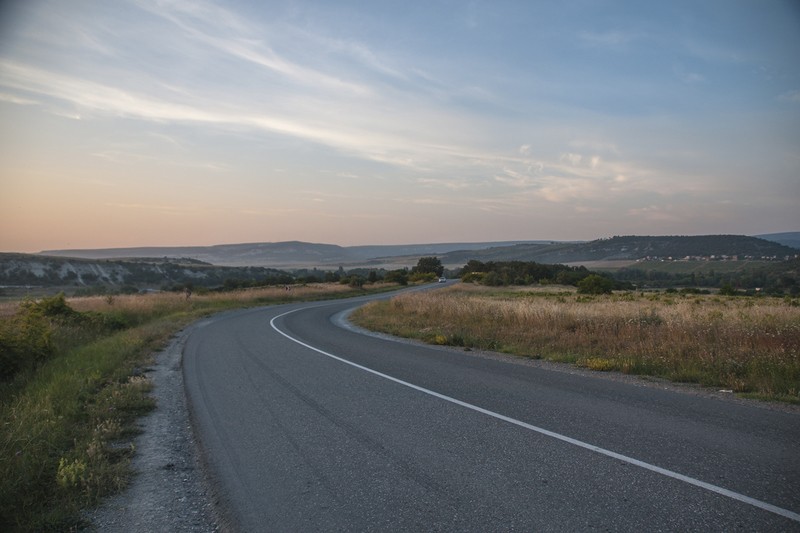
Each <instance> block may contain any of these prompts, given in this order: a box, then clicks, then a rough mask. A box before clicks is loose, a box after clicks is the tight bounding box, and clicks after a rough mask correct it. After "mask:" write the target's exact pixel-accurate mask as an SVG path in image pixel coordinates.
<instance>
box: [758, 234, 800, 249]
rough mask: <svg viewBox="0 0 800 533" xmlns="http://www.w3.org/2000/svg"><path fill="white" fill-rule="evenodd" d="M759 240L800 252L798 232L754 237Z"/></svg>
mask: <svg viewBox="0 0 800 533" xmlns="http://www.w3.org/2000/svg"><path fill="white" fill-rule="evenodd" d="M756 237H758V238H759V239H764V240H767V241H772V242H777V243H778V244H783V245H784V246H791V247H792V248H797V249H798V250H800V231H789V232H785V233H768V234H766V235H756Z"/></svg>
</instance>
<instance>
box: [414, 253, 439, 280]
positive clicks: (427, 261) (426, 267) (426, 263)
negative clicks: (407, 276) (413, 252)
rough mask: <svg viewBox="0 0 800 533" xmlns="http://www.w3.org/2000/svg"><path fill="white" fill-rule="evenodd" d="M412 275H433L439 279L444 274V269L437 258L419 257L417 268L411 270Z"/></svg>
mask: <svg viewBox="0 0 800 533" xmlns="http://www.w3.org/2000/svg"><path fill="white" fill-rule="evenodd" d="M411 273H412V274H434V275H435V276H436V277H439V276H441V275H442V273H444V267H443V266H442V262H441V261H439V258H438V257H420V258H419V261H418V262H417V266H415V267H414V268H412V269H411Z"/></svg>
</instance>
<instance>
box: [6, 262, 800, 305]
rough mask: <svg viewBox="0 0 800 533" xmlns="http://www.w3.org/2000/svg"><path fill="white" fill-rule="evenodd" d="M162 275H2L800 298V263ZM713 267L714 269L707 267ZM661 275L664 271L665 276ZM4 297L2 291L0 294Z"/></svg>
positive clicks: (96, 281) (430, 265)
mask: <svg viewBox="0 0 800 533" xmlns="http://www.w3.org/2000/svg"><path fill="white" fill-rule="evenodd" d="M158 266H159V270H160V272H156V271H153V270H152V268H147V267H146V266H145V265H137V264H136V263H130V262H129V263H127V264H126V268H127V269H128V274H127V275H126V276H124V277H122V276H120V277H119V278H117V279H104V278H103V277H100V276H96V275H94V276H93V275H90V274H83V275H82V280H81V281H82V282H83V283H84V284H83V285H79V284H78V283H77V279H76V276H75V275H74V274H73V273H67V275H66V276H63V277H59V276H58V275H57V274H56V269H55V268H52V269H48V270H47V271H46V272H45V273H44V275H43V276H41V277H40V276H37V275H35V274H34V273H33V272H30V271H23V270H17V271H11V272H6V273H0V285H7V286H13V285H20V286H25V285H32V286H40V287H59V288H60V289H62V290H63V289H64V288H65V287H68V286H70V285H71V286H72V287H74V290H70V292H72V293H73V294H74V295H76V296H81V295H95V294H107V293H129V294H131V293H137V292H140V291H141V290H154V289H155V290H163V291H183V290H192V291H198V292H201V291H229V290H237V289H246V288H254V287H264V286H275V285H291V284H298V283H299V284H303V283H343V284H349V285H351V286H362V285H363V284H365V283H375V282H381V281H383V282H393V283H399V284H401V285H404V284H407V283H408V282H410V281H411V282H419V281H431V280H433V279H435V278H436V277H438V276H440V275H445V276H447V277H449V278H460V279H461V280H462V281H465V282H472V283H480V284H483V285H489V286H511V285H572V286H578V284H579V283H580V282H581V281H582V280H583V279H585V278H587V277H588V276H590V275H594V276H599V277H601V278H604V279H607V280H610V281H611V287H612V288H613V289H614V290H632V289H669V288H696V289H701V288H713V289H725V290H726V291H728V292H730V291H733V292H734V293H735V292H740V293H742V292H744V293H746V292H748V291H750V292H752V293H754V292H756V291H757V290H758V291H759V292H761V293H765V294H774V295H791V296H797V295H799V294H800V281H799V280H798V272H800V259H798V258H795V259H791V260H788V261H780V262H778V261H776V262H773V263H762V264H760V265H753V266H748V267H746V268H742V269H740V270H736V271H725V270H724V269H722V268H717V269H716V270H715V269H714V267H713V266H711V267H710V268H703V269H696V270H694V271H690V272H671V271H668V268H667V267H659V266H658V265H652V264H651V265H648V266H636V267H626V268H622V269H619V270H616V271H611V272H609V271H604V272H597V271H591V270H589V269H587V268H586V267H583V266H569V265H564V264H545V263H537V262H534V261H486V262H482V261H479V260H475V259H472V260H469V261H468V262H467V263H466V264H465V265H464V267H462V268H460V269H445V268H444V267H442V266H441V262H440V261H439V259H438V258H437V257H424V258H421V259H420V263H418V264H417V266H415V267H413V268H410V269H409V268H400V269H395V270H386V269H383V268H354V269H349V270H346V269H344V268H343V267H339V269H338V270H321V269H317V268H312V269H296V270H292V271H283V270H278V269H273V268H264V267H212V266H211V265H208V266H199V265H192V266H188V267H187V266H186V265H177V264H171V263H170V264H161V265H158ZM707 266H708V265H707ZM660 268H663V270H662V269H660ZM0 291H2V289H1V288H0Z"/></svg>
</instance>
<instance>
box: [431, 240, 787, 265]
mask: <svg viewBox="0 0 800 533" xmlns="http://www.w3.org/2000/svg"><path fill="white" fill-rule="evenodd" d="M798 253H800V250H798V249H795V248H791V247H789V246H785V245H782V244H778V243H777V242H772V241H767V240H764V239H759V238H756V237H746V236H743V235H701V236H672V237H648V236H626V237H612V238H610V239H599V240H595V241H591V242H584V243H554V244H517V245H513V246H499V247H494V248H488V249H485V250H476V251H470V252H463V251H456V252H451V253H448V254H444V256H442V257H441V258H440V259H441V261H442V263H444V264H457V263H466V261H468V260H469V259H476V260H478V261H482V262H488V261H536V262H537V263H581V262H589V261H613V260H637V259H644V258H648V257H649V258H669V257H671V258H673V259H682V258H686V257H694V258H711V256H714V257H715V258H722V257H728V258H741V259H745V258H751V259H770V260H783V259H786V258H789V257H794V256H795V255H797V254H798Z"/></svg>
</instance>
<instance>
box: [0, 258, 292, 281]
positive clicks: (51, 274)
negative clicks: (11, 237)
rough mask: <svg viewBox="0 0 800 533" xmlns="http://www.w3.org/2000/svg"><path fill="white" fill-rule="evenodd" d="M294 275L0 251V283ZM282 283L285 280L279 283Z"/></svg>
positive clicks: (186, 262)
mask: <svg viewBox="0 0 800 533" xmlns="http://www.w3.org/2000/svg"><path fill="white" fill-rule="evenodd" d="M253 279H262V280H263V279H274V280H282V279H286V280H287V281H290V280H291V278H290V277H288V276H287V274H286V273H285V272H283V271H280V270H276V269H272V268H265V267H222V266H216V265H210V264H208V263H202V262H200V261H197V260H196V259H152V258H151V259H140V260H96V259H76V258H66V257H48V256H41V255H31V254H4V253H0V287H26V286H30V287H64V288H67V287H69V288H76V287H77V288H82V287H98V286H105V287H110V288H114V289H119V288H123V287H128V288H131V289H143V288H148V289H151V288H152V289H159V288H163V287H172V286H175V285H186V284H192V285H195V286H204V287H218V286H222V285H224V284H225V283H226V282H228V283H230V281H231V280H234V281H235V280H242V281H250V280H253ZM280 282H281V283H283V281H280Z"/></svg>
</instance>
